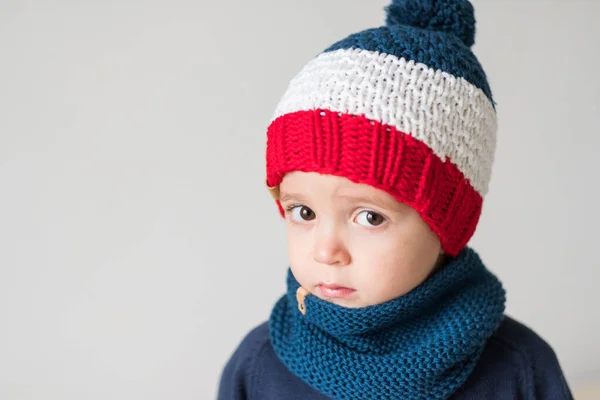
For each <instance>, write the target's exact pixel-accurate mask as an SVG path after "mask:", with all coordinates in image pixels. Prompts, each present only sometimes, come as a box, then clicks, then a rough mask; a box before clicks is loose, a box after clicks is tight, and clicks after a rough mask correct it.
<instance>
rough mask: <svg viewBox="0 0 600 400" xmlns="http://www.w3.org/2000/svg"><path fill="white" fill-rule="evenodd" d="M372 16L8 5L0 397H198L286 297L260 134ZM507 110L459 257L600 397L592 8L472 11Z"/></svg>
mask: <svg viewBox="0 0 600 400" xmlns="http://www.w3.org/2000/svg"><path fill="white" fill-rule="evenodd" d="M386 4H387V1H382V0H377V1H374V0H369V1H364V0H363V1H358V0H354V1H351V0H335V1H334V0H302V1H300V0H295V1H282V0H254V1H239V0H238V1H226V2H221V1H213V2H207V1H191V0H190V1H182V0H170V1H167V0H161V1H134V0H125V1H85V2H82V1H79V2H76V1H65V0H61V1H58V0H57V1H42V0H37V1H6V0H3V1H0V188H1V189H0V296H1V297H0V299H1V300H0V398H1V399H10V400H12V399H44V400H50V399H61V400H70V399H73V400H74V399H145V400H151V399H167V398H169V399H210V398H214V397H215V393H216V387H217V382H218V377H219V375H220V373H221V369H222V367H223V365H224V363H225V361H226V360H227V358H228V357H229V355H230V354H231V353H232V352H233V350H234V348H235V347H236V346H237V344H238V343H239V341H240V340H241V338H242V337H243V336H244V335H245V334H246V333H247V331H248V330H249V329H251V328H252V327H254V326H255V325H257V324H259V323H260V322H261V321H263V320H265V319H266V318H268V315H269V312H270V310H271V307H272V305H273V304H274V302H275V301H276V299H277V298H278V297H279V296H280V295H281V294H282V293H283V291H284V289H285V286H284V285H285V282H284V277H285V269H286V266H287V264H286V262H287V253H286V248H285V237H284V229H283V224H282V222H281V221H280V219H279V217H278V214H277V210H276V207H275V205H274V203H273V202H272V201H271V199H270V197H269V195H268V193H267V191H266V190H265V188H264V186H263V181H264V172H265V171H264V169H265V166H264V147H265V129H266V126H267V123H268V121H269V118H270V117H271V114H272V112H273V110H274V108H275V106H276V103H277V101H278V100H279V97H280V96H281V95H282V94H283V91H284V89H285V87H286V85H287V83H288V81H289V80H290V79H291V78H292V76H293V75H294V74H295V73H296V72H298V70H299V69H300V68H301V67H302V66H303V65H304V64H305V63H306V62H307V61H308V60H310V59H311V58H312V57H314V56H315V55H316V54H318V53H319V52H320V51H322V50H323V49H324V48H325V47H327V46H329V45H330V44H332V43H333V42H334V41H336V40H338V39H341V38H343V37H345V36H346V35H348V34H350V33H352V32H356V31H358V30H361V29H365V28H369V27H374V26H378V25H381V24H382V23H383V18H384V13H383V6H384V5H386ZM474 5H475V9H476V16H477V20H478V25H477V26H478V34H477V38H476V42H477V43H476V45H475V47H474V51H475V53H476V55H477V56H478V58H479V59H480V61H481V62H482V64H483V65H484V68H485V70H486V72H487V74H488V76H489V80H490V83H491V87H492V90H493V91H494V94H495V97H496V100H497V102H498V114H499V123H500V125H499V126H500V128H499V135H498V139H499V141H498V148H497V158H496V163H495V166H494V173H493V178H492V183H491V188H490V193H489V195H488V197H487V198H486V201H485V203H484V204H485V205H484V212H483V215H482V218H481V222H480V225H479V228H478V231H477V232H476V235H475V237H474V239H473V240H472V241H471V245H472V246H473V247H475V248H476V249H477V250H478V251H479V252H480V254H481V255H482V257H483V259H484V261H485V262H486V263H487V264H488V266H489V268H490V269H492V270H493V271H494V272H496V273H497V274H498V275H499V276H500V277H501V279H502V280H503V282H504V284H505V285H506V287H507V290H508V312H509V314H511V315H512V316H514V317H516V318H518V319H520V320H521V321H524V322H525V323H527V324H528V325H529V326H531V327H532V328H534V329H535V330H536V331H537V332H538V333H539V334H540V335H541V336H542V337H544V338H545V339H546V340H547V341H549V342H550V344H551V345H552V346H553V347H554V349H555V350H556V351H557V353H558V355H559V359H560V361H561V363H562V366H563V368H564V371H565V373H566V375H567V378H568V380H569V383H570V384H571V386H572V387H573V388H575V389H578V388H580V387H584V386H585V385H586V384H592V383H594V382H596V381H599V380H600V362H599V361H598V360H600V346H599V345H598V335H599V331H600V312H599V311H598V305H599V303H600V291H599V290H598V289H597V288H598V285H599V282H600V261H599V259H598V256H597V253H598V248H599V240H598V239H599V235H598V226H599V225H600V213H599V211H598V209H599V206H598V204H599V203H600V189H599V188H598V181H599V179H598V172H599V171H600V161H599V159H598V155H599V148H600V122H599V119H598V112H599V109H598V105H599V101H598V94H599V91H600V84H599V82H598V65H599V64H600V44H599V40H600V24H598V17H599V16H600V2H597V1H593V0H589V1H583V0H581V1H568V2H567V1H543V0H528V1H524V0H520V1H516V0H514V1H492V0H476V1H474Z"/></svg>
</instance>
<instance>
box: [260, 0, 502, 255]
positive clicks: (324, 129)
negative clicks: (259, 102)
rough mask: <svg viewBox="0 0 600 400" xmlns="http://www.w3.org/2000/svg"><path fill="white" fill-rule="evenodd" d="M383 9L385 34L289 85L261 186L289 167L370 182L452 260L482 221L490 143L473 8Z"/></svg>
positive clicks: (450, 0)
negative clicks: (421, 224)
mask: <svg viewBox="0 0 600 400" xmlns="http://www.w3.org/2000/svg"><path fill="white" fill-rule="evenodd" d="M386 10H387V18H386V26H382V27H378V28H373V29H367V30H364V31H362V32H358V33H355V34H352V35H350V36H348V37H346V38H344V39H343V40H340V41H339V42H337V43H335V44H333V45H331V46H330V47H328V48H327V49H325V51H323V52H322V53H321V54H319V55H318V56H317V57H316V58H314V59H313V60H311V61H310V62H309V63H308V64H306V65H305V66H304V68H302V70H301V71H300V72H299V73H298V74H297V75H296V76H295V77H294V78H293V79H292V80H291V82H290V83H289V85H288V87H287V90H286V92H285V94H284V95H283V97H282V98H281V100H280V102H279V104H278V106H277V109H276V111H275V113H274V115H273V118H272V119H271V123H270V124H269V127H268V130H267V151H266V164H267V186H269V187H271V188H275V187H277V186H278V185H279V184H280V183H281V180H282V179H283V177H284V176H285V174H286V173H288V172H291V171H305V172H309V171H312V172H318V173H322V174H331V175H337V176H342V177H346V178H348V179H350V180H351V181H353V182H356V183H365V184H369V185H372V186H374V187H376V188H378V189H381V190H384V191H386V192H388V193H389V194H391V195H392V196H393V197H394V198H396V199H397V200H398V201H400V202H402V203H406V204H408V205H410V206H412V207H413V208H415V210H417V212H418V213H419V214H420V216H421V217H422V218H423V220H424V221H425V222H426V223H427V224H428V225H429V226H430V227H431V229H432V230H433V231H434V232H435V233H436V234H437V235H438V237H439V238H440V241H441V244H442V249H443V250H444V251H445V252H446V253H447V254H449V255H451V256H455V255H456V254H458V252H459V251H460V250H461V249H462V248H463V247H465V246H466V244H467V242H468V241H469V239H470V238H471V237H472V235H473V233H474V231H475V228H476V225H477V223H478V221H479V217H480V214H481V209H482V204H483V197H484V196H485V194H486V193H487V191H488V186H489V181H490V177H491V169H492V164H493V159H494V153H495V147H496V130H497V122H496V111H495V106H494V101H493V98H492V93H491V90H490V87H489V85H488V81H487V78H486V75H485V73H484V71H483V69H482V67H481V65H480V63H479V62H478V60H477V58H476V57H475V55H474V54H473V53H472V52H471V50H470V46H471V45H472V44H473V43H474V34H475V17H474V11H473V7H472V5H471V4H470V3H469V2H468V1H466V0H397V1H393V3H392V4H391V5H390V6H389V7H387V8H386ZM272 192H273V193H276V192H275V191H272ZM274 196H275V199H276V200H277V205H278V207H279V211H280V213H281V215H282V216H283V215H284V211H283V208H282V207H281V203H280V202H279V199H278V197H277V195H274Z"/></svg>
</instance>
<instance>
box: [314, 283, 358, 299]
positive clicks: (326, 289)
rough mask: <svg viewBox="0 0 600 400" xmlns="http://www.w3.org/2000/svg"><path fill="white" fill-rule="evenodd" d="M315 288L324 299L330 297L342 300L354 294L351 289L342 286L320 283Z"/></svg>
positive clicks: (353, 290)
mask: <svg viewBox="0 0 600 400" xmlns="http://www.w3.org/2000/svg"><path fill="white" fill-rule="evenodd" d="M317 288H318V289H319V291H320V292H321V294H322V295H323V296H325V297H331V298H336V299H339V298H343V297H348V296H350V295H351V294H352V293H354V292H356V290H355V289H351V288H347V287H344V286H340V285H337V284H331V283H329V284H325V283H320V284H319V285H317Z"/></svg>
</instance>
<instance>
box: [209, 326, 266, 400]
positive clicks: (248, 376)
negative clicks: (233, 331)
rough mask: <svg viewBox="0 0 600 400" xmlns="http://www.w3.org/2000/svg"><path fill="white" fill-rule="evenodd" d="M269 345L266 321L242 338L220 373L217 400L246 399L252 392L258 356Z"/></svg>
mask: <svg viewBox="0 0 600 400" xmlns="http://www.w3.org/2000/svg"><path fill="white" fill-rule="evenodd" d="M269 343H270V340H269V325H268V321H267V322H263V323H261V324H260V325H258V326H256V327H254V328H253V329H252V330H250V332H248V333H247V334H246V336H244V338H243V339H242V341H241V342H240V344H239V345H238V346H237V348H236V349H235V351H234V352H233V354H232V355H231V357H230V358H229V360H228V361H227V363H226V364H225V367H224V368H223V371H222V373H221V380H220V384H219V397H218V398H219V400H220V399H236V400H237V399H246V398H247V397H248V395H249V394H250V393H251V392H252V391H253V383H254V381H255V378H256V372H255V370H256V367H255V366H256V364H257V362H258V358H259V355H260V353H261V352H262V350H263V349H264V348H265V347H266V346H267V345H269Z"/></svg>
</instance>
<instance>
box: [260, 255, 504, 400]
mask: <svg viewBox="0 0 600 400" xmlns="http://www.w3.org/2000/svg"><path fill="white" fill-rule="evenodd" d="M299 286H300V285H299V283H298V282H297V281H296V279H295V278H294V276H293V274H292V272H291V270H290V269H288V276H287V289H288V290H287V294H286V295H284V296H282V297H281V298H280V299H279V300H278V301H277V303H276V304H275V307H274V308H273V311H272V313H271V317H270V319H269V327H270V338H271V343H272V345H273V348H274V350H275V353H276V354H277V356H278V357H279V359H281V361H282V362H283V363H284V364H285V365H286V366H287V368H288V369H289V370H290V371H291V372H292V373H294V374H295V375H296V376H298V377H299V378H301V379H302V380H304V381H305V382H306V383H307V384H309V385H310V386H312V387H313V388H315V389H316V390H318V391H319V392H321V393H322V394H324V395H326V396H328V397H331V398H333V399H339V400H346V399H347V400H350V399H352V400H356V399H365V400H370V399H377V400H382V399H403V400H412V399H427V400H433V399H447V398H448V397H450V395H452V393H454V392H455V391H456V390H457V389H458V388H459V387H460V386H461V385H462V384H463V383H464V382H465V381H466V379H467V377H468V376H469V375H470V373H471V372H472V371H473V368H474V367H475V364H476V363H477V361H478V360H479V357H480V356H481V353H482V351H483V348H484V345H485V343H486V341H487V339H488V338H489V337H490V336H491V335H492V333H493V332H494V331H495V330H496V328H497V327H498V326H499V325H500V322H501V320H502V318H503V313H504V307H505V306H504V304H505V291H504V289H503V287H502V284H501V283H500V281H498V279H497V278H496V277H495V276H494V275H493V274H492V273H491V272H489V271H488V270H487V269H486V268H485V266H484V264H483V263H482V261H481V259H480V258H479V255H478V254H477V253H476V252H475V251H474V250H472V249H471V248H469V247H465V248H464V249H463V250H462V251H461V252H460V253H459V254H458V255H457V256H456V257H454V258H452V259H451V260H450V261H449V262H448V263H447V264H446V265H445V266H444V267H443V268H442V269H440V270H439V271H437V272H436V273H434V274H433V275H431V276H430V277H429V278H428V279H427V280H426V281H425V282H423V283H422V284H420V285H419V286H418V287H416V288H414V289H413V290H411V291H410V292H409V293H407V294H405V295H403V296H400V297H398V298H396V299H392V300H390V301H388V302H385V303H382V304H377V305H372V306H366V307H361V308H347V307H342V306H339V305H336V304H333V303H330V302H327V301H325V300H322V299H319V298H318V297H316V296H314V295H312V294H308V295H307V296H306V298H305V301H304V306H305V312H306V313H305V314H303V313H301V312H300V311H299V309H298V303H297V300H296V291H297V289H298V288H299Z"/></svg>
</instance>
